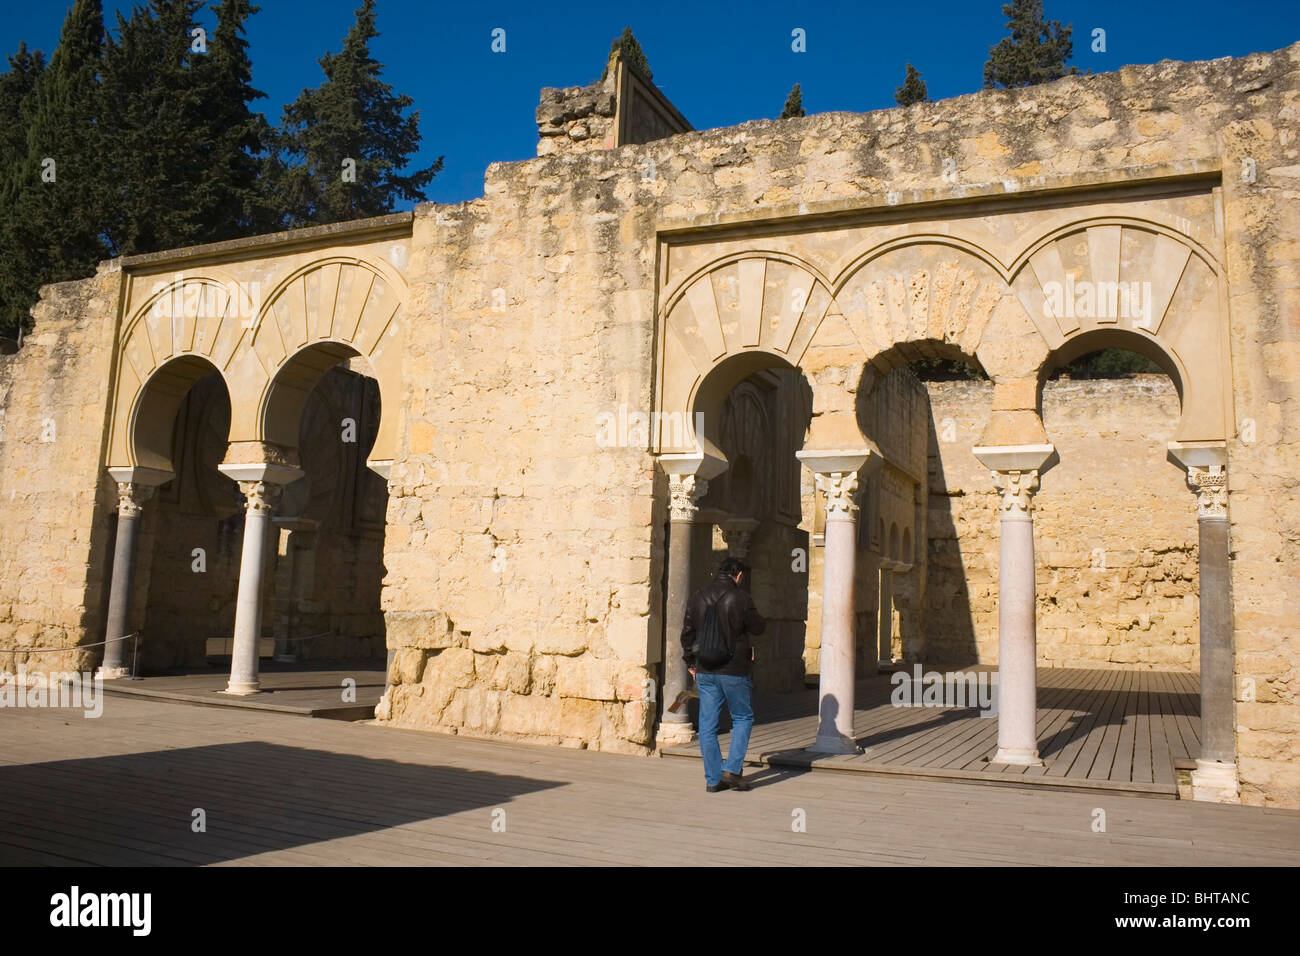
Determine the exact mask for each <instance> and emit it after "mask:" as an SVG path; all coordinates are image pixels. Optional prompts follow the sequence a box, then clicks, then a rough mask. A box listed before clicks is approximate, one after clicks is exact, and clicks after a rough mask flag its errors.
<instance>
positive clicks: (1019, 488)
mask: <svg viewBox="0 0 1300 956" xmlns="http://www.w3.org/2000/svg"><path fill="white" fill-rule="evenodd" d="M989 474H991V475H992V476H993V487H995V488H996V489H997V490H998V494H1000V495H1001V496H1002V511H1003V513H1004V514H1008V515H1013V516H1020V515H1025V516H1029V515H1032V514H1033V510H1034V493H1035V492H1036V491H1038V471H1037V470H1031V471H993V472H989Z"/></svg>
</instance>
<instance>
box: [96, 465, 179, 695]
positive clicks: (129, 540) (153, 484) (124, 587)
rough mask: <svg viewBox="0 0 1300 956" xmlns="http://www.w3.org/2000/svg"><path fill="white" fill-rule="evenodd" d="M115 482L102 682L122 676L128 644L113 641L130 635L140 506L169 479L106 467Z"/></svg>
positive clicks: (99, 673) (151, 471)
mask: <svg viewBox="0 0 1300 956" xmlns="http://www.w3.org/2000/svg"><path fill="white" fill-rule="evenodd" d="M108 473H109V474H110V475H111V476H112V477H113V480H114V481H116V482H117V539H116V541H115V543H114V545H113V576H112V579H111V581H110V583H109V590H108V618H107V620H106V621H105V626H104V640H105V642H106V643H105V644H104V658H103V660H104V662H103V664H101V665H100V667H99V670H98V671H97V672H96V676H97V677H102V678H104V679H105V680H113V679H115V678H121V677H126V676H127V675H128V673H129V672H130V669H129V668H128V667H127V666H126V660H127V644H128V643H129V642H128V641H123V640H117V638H121V637H125V636H126V635H127V634H129V633H130V618H131V592H132V590H133V588H134V586H135V560H136V539H137V538H138V537H139V531H140V516H141V515H142V514H143V513H144V503H145V502H146V501H148V500H149V498H151V497H152V496H153V493H154V491H155V489H156V488H157V486H158V485H161V484H164V483H166V482H168V481H170V480H171V479H172V477H173V476H172V474H171V472H165V471H158V470H155V469H153V468H135V467H126V468H110V469H109V470H108Z"/></svg>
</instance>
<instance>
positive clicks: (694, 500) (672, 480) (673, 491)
mask: <svg viewBox="0 0 1300 956" xmlns="http://www.w3.org/2000/svg"><path fill="white" fill-rule="evenodd" d="M708 490H709V483H708V482H707V481H705V480H704V479H703V478H700V477H698V476H696V475H669V476H668V494H669V495H670V499H669V504H668V509H669V517H670V519H671V520H672V521H694V520H695V515H696V512H698V511H699V510H700V499H701V498H703V497H704V496H705V494H707V493H708Z"/></svg>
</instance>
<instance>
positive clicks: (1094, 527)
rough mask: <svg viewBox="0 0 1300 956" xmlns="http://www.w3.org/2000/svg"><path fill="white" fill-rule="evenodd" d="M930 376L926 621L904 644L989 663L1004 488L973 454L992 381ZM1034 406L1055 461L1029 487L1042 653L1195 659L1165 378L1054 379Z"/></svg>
mask: <svg viewBox="0 0 1300 956" xmlns="http://www.w3.org/2000/svg"><path fill="white" fill-rule="evenodd" d="M928 388H929V391H930V400H931V404H932V408H933V415H934V424H933V426H932V429H931V435H930V443H931V444H930V455H931V457H930V485H929V498H930V509H929V530H928V533H927V539H928V548H929V565H928V574H927V578H926V597H925V614H924V622H925V627H924V635H923V637H922V639H921V640H918V641H917V642H916V643H915V644H914V645H912V646H910V647H909V648H908V651H909V654H908V656H909V657H910V658H912V659H915V660H923V661H925V662H927V663H936V664H951V665H961V664H970V663H980V664H996V663H997V659H998V655H997V651H998V640H997V621H998V609H997V590H998V576H997V555H998V517H999V516H998V504H999V502H998V494H997V492H996V491H994V489H993V487H992V484H991V482H990V481H989V476H988V472H987V471H986V470H985V469H984V468H983V467H982V466H981V465H980V464H979V462H978V461H976V459H975V456H974V455H973V454H971V447H972V446H973V445H974V444H975V443H976V440H977V439H978V437H979V431H980V428H982V427H983V422H984V421H985V420H986V419H987V417H988V412H989V409H990V407H991V405H992V400H993V386H992V383H990V382H984V381H956V382H931V383H930V384H929V386H928ZM1043 420H1044V425H1045V427H1046V429H1047V433H1048V435H1049V436H1050V438H1051V440H1052V443H1053V444H1054V445H1055V446H1056V449H1057V452H1058V454H1059V455H1060V464H1059V465H1057V466H1056V467H1055V468H1052V469H1051V470H1049V471H1048V472H1047V474H1046V475H1044V477H1043V479H1042V487H1041V488H1040V490H1039V492H1038V494H1037V495H1036V496H1035V498H1034V539H1035V541H1034V544H1035V550H1036V558H1037V565H1038V588H1037V592H1038V661H1039V664H1040V665H1041V666H1045V667H1087V668H1098V667H1100V668H1116V667H1118V668H1127V669H1132V668H1142V669H1147V670H1179V671H1193V672H1195V671H1196V670H1197V669H1198V667H1199V655H1198V653H1197V652H1198V641H1199V632H1198V630H1197V620H1198V614H1197V593H1198V591H1197V578H1198V574H1197V548H1196V542H1197V529H1196V513H1195V509H1194V508H1192V507H1190V498H1191V495H1190V494H1189V493H1188V491H1187V488H1186V486H1185V484H1184V480H1183V472H1182V471H1181V469H1179V468H1178V467H1177V466H1175V465H1173V464H1171V463H1170V462H1168V461H1167V460H1166V458H1165V455H1166V450H1167V447H1168V442H1169V440H1170V439H1171V438H1172V437H1173V429H1174V427H1175V425H1177V423H1178V395H1177V392H1176V391H1175V389H1174V385H1173V382H1171V381H1170V380H1169V378H1168V377H1167V376H1164V375H1135V376H1133V377H1131V378H1126V379H1107V380H1084V381H1070V380H1065V379H1061V380H1053V381H1049V382H1047V383H1046V384H1045V386H1044V388H1043ZM1099 462H1104V463H1105V467H1104V468H1099V467H1098V463H1099Z"/></svg>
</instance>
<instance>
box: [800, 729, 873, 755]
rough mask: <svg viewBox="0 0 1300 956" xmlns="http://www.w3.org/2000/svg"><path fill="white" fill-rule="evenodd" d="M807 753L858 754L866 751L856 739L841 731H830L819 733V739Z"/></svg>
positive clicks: (807, 749)
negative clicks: (846, 735) (851, 738)
mask: <svg viewBox="0 0 1300 956" xmlns="http://www.w3.org/2000/svg"><path fill="white" fill-rule="evenodd" d="M805 753H810V754H852V755H857V754H861V753H865V751H864V750H863V749H862V748H861V747H859V746H858V742H857V741H856V740H850V739H849V738H848V737H845V736H844V735H843V734H841V733H840V732H839V731H832V732H830V733H818V734H817V740H816V741H814V742H813V745H812V746H811V747H808V748H806V750H805Z"/></svg>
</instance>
